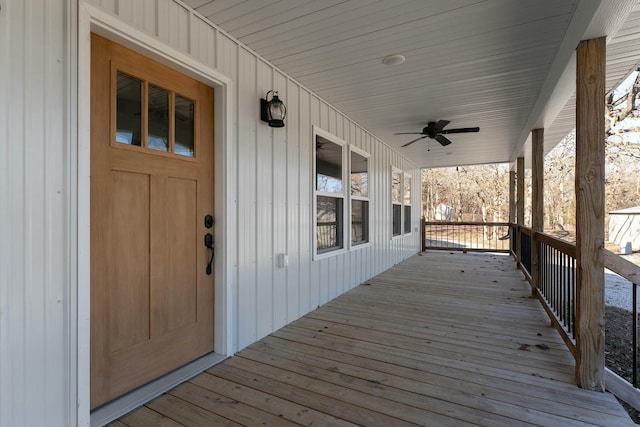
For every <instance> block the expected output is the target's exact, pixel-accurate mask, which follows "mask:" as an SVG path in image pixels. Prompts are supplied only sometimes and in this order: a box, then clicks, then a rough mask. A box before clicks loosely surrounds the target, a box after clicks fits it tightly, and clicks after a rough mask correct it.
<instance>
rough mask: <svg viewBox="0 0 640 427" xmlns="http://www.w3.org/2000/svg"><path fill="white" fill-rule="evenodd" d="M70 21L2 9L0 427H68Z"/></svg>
mask: <svg viewBox="0 0 640 427" xmlns="http://www.w3.org/2000/svg"><path fill="white" fill-rule="evenodd" d="M75 13H76V3H75V2H71V1H68V0H47V1H46V2H43V1H42V0H20V1H14V0H10V1H7V0H2V1H0V52H2V55H0V426H48V425H50V426H61V425H73V424H75V416H76V402H75V401H70V400H71V399H72V398H70V396H72V395H73V390H74V389H75V383H76V371H77V363H76V358H75V340H76V336H75V318H76V316H75V307H76V299H75V296H74V295H75V294H76V289H75V286H76V283H77V282H76V279H75V277H76V271H77V270H76V265H75V261H74V260H75V259H76V255H75V242H74V239H75V233H76V230H77V220H76V219H75V218H76V216H75V214H74V212H73V209H72V207H73V206H74V203H75V202H74V197H75V184H74V183H73V181H72V177H73V176H74V174H75V164H76V163H75V159H73V158H72V157H71V153H72V150H71V145H70V144H71V141H74V140H75V139H76V138H75V125H74V119H73V115H74V112H73V108H74V104H75V101H74V97H75V84H74V80H75V76H74V72H75V71H74V65H73V64H74V59H73V58H74V56H75V53H74V51H75V48H74V43H75V41H74V40H73V38H72V34H74V31H75V29H76V26H75V22H76V18H75Z"/></svg>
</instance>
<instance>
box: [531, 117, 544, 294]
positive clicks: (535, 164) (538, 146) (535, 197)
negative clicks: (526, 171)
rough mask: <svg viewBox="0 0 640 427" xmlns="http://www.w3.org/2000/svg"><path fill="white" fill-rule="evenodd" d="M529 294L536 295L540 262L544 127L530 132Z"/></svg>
mask: <svg viewBox="0 0 640 427" xmlns="http://www.w3.org/2000/svg"><path fill="white" fill-rule="evenodd" d="M531 139H532V143H531V230H532V231H533V239H531V283H532V288H533V289H531V295H532V296H535V295H536V289H537V288H538V286H539V285H540V284H539V280H540V262H539V256H538V255H539V254H538V241H537V240H536V238H535V236H536V234H535V233H536V232H541V231H543V230H544V129H534V130H533V131H532V132H531Z"/></svg>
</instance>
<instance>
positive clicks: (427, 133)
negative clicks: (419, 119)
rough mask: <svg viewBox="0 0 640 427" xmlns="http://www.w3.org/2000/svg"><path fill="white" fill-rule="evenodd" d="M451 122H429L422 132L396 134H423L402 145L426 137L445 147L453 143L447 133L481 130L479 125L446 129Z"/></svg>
mask: <svg viewBox="0 0 640 427" xmlns="http://www.w3.org/2000/svg"><path fill="white" fill-rule="evenodd" d="M449 123H450V122H449V120H438V121H437V122H429V123H428V124H427V126H426V127H424V128H422V132H400V133H394V135H421V136H419V137H418V138H416V139H413V140H411V141H409V142H407V143H406V144H404V145H403V146H402V147H406V146H407V145H411V144H413V143H414V142H417V141H420V140H421V139H424V138H431V139H435V140H436V141H438V142H439V143H440V145H442V146H443V147H444V146H446V145H449V144H451V141H450V140H449V138H447V137H446V136H444V135H446V134H450V133H469V132H479V131H480V128H479V127H472V128H458V129H444V127H445V126H446V125H448V124H449Z"/></svg>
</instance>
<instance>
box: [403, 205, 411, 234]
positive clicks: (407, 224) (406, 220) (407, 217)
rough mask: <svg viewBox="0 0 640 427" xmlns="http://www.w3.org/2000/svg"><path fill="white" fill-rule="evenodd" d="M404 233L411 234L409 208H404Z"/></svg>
mask: <svg viewBox="0 0 640 427" xmlns="http://www.w3.org/2000/svg"><path fill="white" fill-rule="evenodd" d="M404 232H405V233H411V206H405V207H404Z"/></svg>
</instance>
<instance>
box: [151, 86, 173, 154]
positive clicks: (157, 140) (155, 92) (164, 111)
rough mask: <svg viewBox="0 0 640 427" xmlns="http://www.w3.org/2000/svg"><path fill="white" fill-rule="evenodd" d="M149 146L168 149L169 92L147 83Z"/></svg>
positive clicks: (154, 148)
mask: <svg viewBox="0 0 640 427" xmlns="http://www.w3.org/2000/svg"><path fill="white" fill-rule="evenodd" d="M148 145H149V148H151V149H152V150H158V151H167V152H168V151H169V92H167V91H166V90H164V89H162V88H159V87H157V86H153V85H149V139H148Z"/></svg>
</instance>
